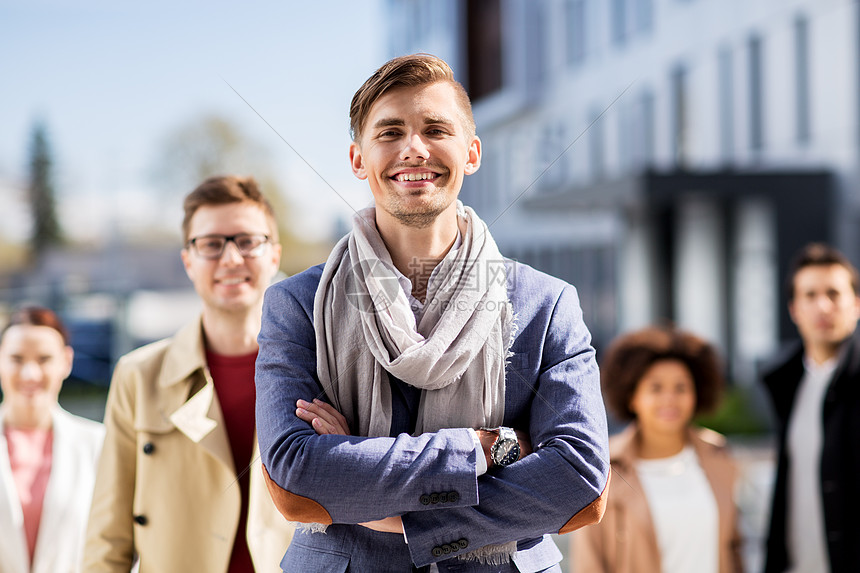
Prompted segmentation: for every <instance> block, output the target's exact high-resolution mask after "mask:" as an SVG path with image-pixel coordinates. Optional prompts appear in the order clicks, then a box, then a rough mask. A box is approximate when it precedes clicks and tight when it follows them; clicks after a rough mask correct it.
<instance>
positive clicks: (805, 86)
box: [794, 16, 812, 144]
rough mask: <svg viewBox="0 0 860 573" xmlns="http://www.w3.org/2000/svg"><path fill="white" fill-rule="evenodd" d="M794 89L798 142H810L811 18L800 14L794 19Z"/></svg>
mask: <svg viewBox="0 0 860 573" xmlns="http://www.w3.org/2000/svg"><path fill="white" fill-rule="evenodd" d="M794 69H795V73H794V82H795V84H794V89H795V97H796V99H795V117H796V129H797V142H798V143H801V144H804V143H809V140H810V137H811V131H812V128H811V125H810V124H811V118H810V104H809V80H810V74H809V20H808V19H807V18H806V17H805V16H798V17H797V19H796V20H795V21H794Z"/></svg>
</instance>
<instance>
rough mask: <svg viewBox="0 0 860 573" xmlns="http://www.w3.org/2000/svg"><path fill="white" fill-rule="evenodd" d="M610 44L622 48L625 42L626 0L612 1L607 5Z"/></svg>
mask: <svg viewBox="0 0 860 573" xmlns="http://www.w3.org/2000/svg"><path fill="white" fill-rule="evenodd" d="M609 23H610V26H611V29H610V36H611V38H612V43H613V44H615V45H617V46H623V45H624V42H625V41H627V0H612V1H611V2H610V5H609Z"/></svg>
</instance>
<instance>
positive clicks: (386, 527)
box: [359, 515, 403, 535]
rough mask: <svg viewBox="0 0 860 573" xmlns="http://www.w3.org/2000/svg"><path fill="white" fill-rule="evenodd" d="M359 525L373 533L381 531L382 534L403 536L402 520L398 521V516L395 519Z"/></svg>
mask: <svg viewBox="0 0 860 573" xmlns="http://www.w3.org/2000/svg"><path fill="white" fill-rule="evenodd" d="M359 525H361V526H363V527H366V528H368V529H372V530H374V531H381V532H382V533H399V534H400V535H403V520H402V519H400V516H399V515H398V516H395V517H386V518H385V519H380V520H377V521H368V522H367V523H359Z"/></svg>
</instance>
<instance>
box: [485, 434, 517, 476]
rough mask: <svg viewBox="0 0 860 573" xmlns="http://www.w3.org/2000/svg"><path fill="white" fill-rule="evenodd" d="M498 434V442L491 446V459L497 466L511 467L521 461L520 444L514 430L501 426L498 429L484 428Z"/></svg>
mask: <svg viewBox="0 0 860 573" xmlns="http://www.w3.org/2000/svg"><path fill="white" fill-rule="evenodd" d="M482 429H484V430H486V431H488V432H495V433H496V434H497V437H496V441H495V442H493V445H492V446H490V457H491V458H492V460H493V463H494V464H496V465H497V466H501V467H505V466H509V465H511V464H512V463H514V462H515V461H517V460H518V459H520V443H519V441H517V433H516V432H514V430H513V428H507V427H505V426H499V427H498V428H482Z"/></svg>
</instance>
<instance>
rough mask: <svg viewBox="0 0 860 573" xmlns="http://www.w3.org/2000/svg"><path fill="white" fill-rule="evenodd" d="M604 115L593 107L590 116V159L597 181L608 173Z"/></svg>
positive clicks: (592, 174) (594, 178)
mask: <svg viewBox="0 0 860 573" xmlns="http://www.w3.org/2000/svg"><path fill="white" fill-rule="evenodd" d="M603 130H604V125H603V117H601V110H599V109H593V110H592V111H591V114H590V115H589V116H588V160H589V164H590V166H591V178H592V179H593V180H595V181H597V180H600V179H603V177H604V176H605V175H606V151H605V141H604V139H605V138H604V136H603Z"/></svg>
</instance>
